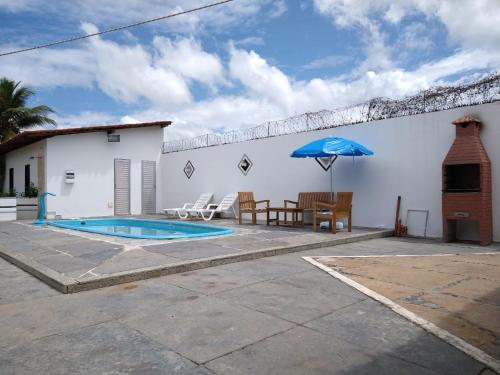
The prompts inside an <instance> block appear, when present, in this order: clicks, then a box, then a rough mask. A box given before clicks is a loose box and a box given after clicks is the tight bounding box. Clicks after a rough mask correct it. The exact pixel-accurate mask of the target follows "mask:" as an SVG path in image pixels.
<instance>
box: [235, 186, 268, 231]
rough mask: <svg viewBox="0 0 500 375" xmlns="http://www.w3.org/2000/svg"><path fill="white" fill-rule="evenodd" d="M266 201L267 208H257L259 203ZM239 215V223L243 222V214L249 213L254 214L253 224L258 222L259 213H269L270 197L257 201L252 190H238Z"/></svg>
mask: <svg viewBox="0 0 500 375" xmlns="http://www.w3.org/2000/svg"><path fill="white" fill-rule="evenodd" d="M261 203H265V204H266V205H265V208H257V205H258V204H261ZM238 206H239V210H238V216H239V223H240V224H241V223H242V219H243V218H242V214H244V213H249V214H252V224H257V214H258V213H264V212H265V213H268V211H267V209H268V208H269V199H265V200H261V201H256V200H255V199H254V198H253V193H252V192H250V191H246V192H241V191H240V192H238Z"/></svg>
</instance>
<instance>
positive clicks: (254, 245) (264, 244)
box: [229, 240, 288, 251]
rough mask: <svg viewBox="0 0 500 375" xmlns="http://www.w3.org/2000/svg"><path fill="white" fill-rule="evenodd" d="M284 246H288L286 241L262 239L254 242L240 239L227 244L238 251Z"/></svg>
mask: <svg viewBox="0 0 500 375" xmlns="http://www.w3.org/2000/svg"><path fill="white" fill-rule="evenodd" d="M285 246H288V243H287V242H285V241H280V240H263V241H255V242H253V241H248V240H242V241H241V242H237V243H236V242H235V243H232V244H230V245H229V247H231V248H233V249H237V250H240V251H252V250H265V249H271V248H275V247H285Z"/></svg>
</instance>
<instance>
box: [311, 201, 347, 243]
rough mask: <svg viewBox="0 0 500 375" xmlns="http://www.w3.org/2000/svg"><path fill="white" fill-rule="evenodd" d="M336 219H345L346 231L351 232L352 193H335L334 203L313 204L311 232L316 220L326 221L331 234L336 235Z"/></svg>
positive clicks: (315, 226)
mask: <svg viewBox="0 0 500 375" xmlns="http://www.w3.org/2000/svg"><path fill="white" fill-rule="evenodd" d="M337 219H347V230H348V231H349V232H351V231H352V192H339V193H337V200H336V202H335V203H327V202H320V201H317V202H313V231H315V232H316V231H317V229H318V228H317V224H318V220H328V223H329V226H330V229H331V231H332V233H333V234H335V233H337Z"/></svg>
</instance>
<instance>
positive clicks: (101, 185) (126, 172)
mask: <svg viewBox="0 0 500 375" xmlns="http://www.w3.org/2000/svg"><path fill="white" fill-rule="evenodd" d="M170 124H171V122H170V121H161V122H152V123H140V124H128V125H108V126H95V127H83V128H72V129H53V130H34V131H25V132H22V133H20V134H18V135H17V136H16V137H14V138H12V139H10V140H8V141H6V142H4V143H2V144H0V155H5V167H6V168H5V181H4V189H3V190H4V191H10V190H13V189H15V191H16V192H17V193H18V194H19V193H23V192H24V191H25V189H26V187H27V186H29V184H30V182H33V183H34V184H35V185H36V186H38V188H39V190H40V191H48V192H51V193H53V194H55V195H56V196H55V197H48V198H47V212H51V213H52V214H55V215H61V216H62V217H64V218H68V217H85V216H108V215H109V216H112V215H116V214H141V213H155V212H157V209H158V207H157V205H156V202H157V192H159V191H160V190H161V189H160V186H157V185H156V180H157V179H156V173H157V169H158V161H159V158H160V154H161V144H162V142H163V128H164V127H166V126H168V125H170Z"/></svg>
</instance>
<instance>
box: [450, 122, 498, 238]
mask: <svg viewBox="0 0 500 375" xmlns="http://www.w3.org/2000/svg"><path fill="white" fill-rule="evenodd" d="M453 125H455V126H456V137H455V141H454V142H453V145H452V146H451V148H450V151H448V155H446V158H445V159H444V162H443V240H444V241H446V242H451V241H454V240H456V239H457V234H458V233H457V230H458V227H459V225H457V224H459V222H460V221H475V222H476V223H478V224H479V225H478V227H479V241H480V244H481V245H489V244H490V243H491V241H492V236H493V223H492V198H491V194H492V191H491V162H490V159H489V158H488V154H487V153H486V150H485V149H484V147H483V144H482V142H481V137H480V130H481V126H482V124H481V121H480V120H478V119H476V118H474V117H472V116H464V117H462V118H459V119H457V120H455V121H453Z"/></svg>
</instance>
